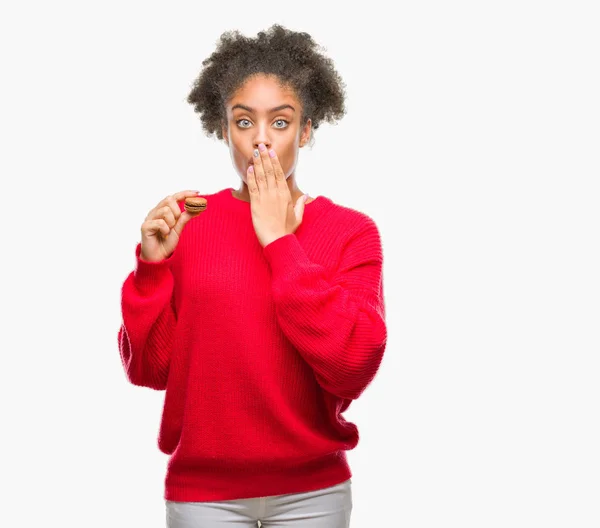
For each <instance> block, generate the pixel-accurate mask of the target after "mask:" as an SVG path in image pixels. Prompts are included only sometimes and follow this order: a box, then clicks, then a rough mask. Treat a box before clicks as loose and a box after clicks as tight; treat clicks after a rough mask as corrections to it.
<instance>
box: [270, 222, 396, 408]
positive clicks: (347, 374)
mask: <svg viewBox="0 0 600 528" xmlns="http://www.w3.org/2000/svg"><path fill="white" fill-rule="evenodd" d="M263 251H264V254H265V256H266V258H267V260H268V262H269V265H270V268H271V279H272V282H271V284H272V293H273V299H274V303H275V307H276V312H277V318H278V322H279V325H280V327H281V329H282V331H283V332H284V334H285V335H286V337H287V338H288V339H289V340H290V341H291V343H292V344H293V345H294V346H295V348H296V349H297V350H298V351H299V353H300V354H301V355H302V356H303V358H304V359H305V360H306V362H307V363H308V364H309V365H310V366H311V367H312V369H313V371H314V372H315V375H316V378H317V381H318V383H319V384H320V385H321V386H322V387H323V388H324V389H325V390H327V391H328V392H330V393H332V394H334V395H336V396H338V397H340V398H346V399H357V398H358V397H359V396H360V395H361V394H362V392H363V391H364V390H365V389H366V387H367V386H368V385H369V383H370V382H371V381H372V380H373V378H374V377H375V374H376V372H377V370H378V369H379V365H380V363H381V361H382V358H383V352H384V350H385V346H386V341H387V328H386V323H385V305H384V294H383V269H382V268H383V252H382V247H381V239H380V235H379V231H378V229H377V226H376V225H375V223H374V222H373V221H372V220H371V219H369V221H368V222H366V224H365V225H364V226H363V227H362V228H361V229H360V230H359V231H358V232H357V233H356V234H355V235H353V236H352V237H351V238H350V240H349V241H348V242H347V243H346V244H345V246H344V249H343V253H342V255H341V259H340V264H339V266H338V268H337V269H336V271H335V273H333V274H332V273H331V272H330V271H327V270H326V269H325V268H324V267H323V266H321V265H319V264H316V263H314V262H311V261H310V259H309V258H308V256H307V254H306V253H305V251H304V249H303V248H302V246H301V245H300V243H299V241H298V239H297V237H296V236H295V235H294V234H291V235H285V236H283V237H281V238H278V239H277V240H275V241H273V242H271V243H270V244H268V245H267V246H265V248H264V250H263Z"/></svg>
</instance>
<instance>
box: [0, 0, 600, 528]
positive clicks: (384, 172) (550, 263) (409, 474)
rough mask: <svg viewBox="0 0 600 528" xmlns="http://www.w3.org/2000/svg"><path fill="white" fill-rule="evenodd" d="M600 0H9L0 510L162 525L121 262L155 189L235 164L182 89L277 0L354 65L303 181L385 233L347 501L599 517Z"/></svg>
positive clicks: (444, 512) (400, 521)
mask: <svg viewBox="0 0 600 528" xmlns="http://www.w3.org/2000/svg"><path fill="white" fill-rule="evenodd" d="M592 6H593V2H577V1H570V2H566V1H563V2H541V1H540V2H532V1H523V0H521V1H518V2H517V1H504V2H475V1H471V2H466V1H459V2H439V1H438V2H431V1H424V2H410V3H409V2H405V3H400V4H394V3H387V2H383V1H370V2H367V3H357V4H355V5H353V6H349V5H348V4H343V3H341V2H340V3H337V4H336V3H329V2H322V1H321V2H302V3H295V4H291V3H290V4H286V5H285V7H283V6H282V4H281V3H252V2H239V3H235V2H234V3H232V2H216V3H205V2H170V3H167V2H160V3H159V2H148V1H145V2H141V1H137V2H133V1H129V2H127V1H118V2H116V1H103V2H75V1H72V2H65V1H56V2H28V3H25V2H23V3H18V4H17V3H16V2H12V3H7V4H3V7H2V11H1V12H0V20H1V22H0V24H1V27H0V44H1V50H2V51H1V52H0V53H1V54H2V61H1V68H2V73H1V76H2V83H1V87H0V89H1V91H2V93H1V97H0V105H1V107H0V111H1V113H0V120H1V125H0V126H1V140H2V148H1V150H2V154H1V155H0V163H1V164H2V167H1V172H0V174H1V180H2V191H1V194H2V203H3V211H2V213H3V214H2V224H1V225H2V233H3V235H4V236H3V241H2V244H0V248H1V251H2V274H1V277H2V283H3V284H2V310H3V316H2V318H1V321H2V344H1V347H2V356H1V357H2V360H3V361H2V374H3V376H2V378H3V379H2V383H1V384H0V387H1V391H2V394H1V398H2V399H1V401H2V403H1V405H2V435H1V437H0V438H1V442H2V444H1V449H0V453H1V455H0V456H1V457H2V458H1V462H0V463H1V468H2V469H1V470H0V474H1V477H0V479H1V481H2V489H3V492H2V499H1V503H2V513H1V516H2V517H1V521H0V524H2V526H6V527H11V528H13V527H32V526H41V525H48V526H50V525H52V526H63V527H78V528H79V527H83V526H85V527H87V528H92V527H106V526H111V527H119V528H121V527H122V528H125V527H127V528H129V527H147V528H149V527H155V528H159V527H163V526H164V525H165V521H164V516H165V514H164V502H163V498H162V493H163V479H164V471H165V467H166V462H167V457H166V456H165V455H163V454H162V453H160V451H158V448H157V446H156V437H157V433H158V426H159V419H160V411H161V408H162V402H163V396H164V393H161V392H154V391H152V390H150V389H143V388H139V387H134V386H132V385H130V384H128V382H127V381H126V379H125V376H124V372H123V370H122V366H121V362H120V358H119V352H118V348H117V332H118V329H119V326H120V323H121V314H120V288H121V285H122V282H123V281H124V280H125V278H126V276H127V275H128V274H129V272H130V271H132V269H133V266H134V249H135V245H136V244H137V242H138V240H139V234H140V232H139V230H140V226H141V223H142V221H143V220H144V218H145V216H146V214H147V212H148V211H149V210H150V209H151V208H152V207H154V205H155V204H156V203H157V202H158V201H159V200H160V199H162V198H163V197H164V196H165V195H167V194H171V193H173V192H176V191H179V190H183V189H199V190H201V192H205V193H210V192H214V191H216V190H219V189H222V188H224V187H229V186H231V187H236V186H237V185H238V179H237V178H238V177H237V175H236V173H235V172H234V169H233V167H232V165H231V162H230V159H229V154H228V151H227V148H226V147H225V146H224V145H223V144H222V143H219V142H217V141H216V140H213V139H209V138H207V137H206V136H204V135H203V133H202V131H201V126H200V122H199V120H198V117H197V116H196V115H195V114H194V113H193V110H192V107H191V106H190V105H188V104H187V103H186V102H185V98H186V97H187V94H188V92H189V89H190V87H191V83H192V81H193V80H194V78H195V77H196V76H197V74H198V73H199V71H200V67H201V62H202V60H203V59H204V58H205V57H206V56H208V55H209V54H210V53H211V52H212V50H213V48H214V45H215V44H216V41H217V39H218V37H219V36H220V34H221V33H222V32H223V31H225V30H229V29H239V30H241V31H242V32H243V33H245V34H247V35H255V34H256V32H257V31H259V30H261V29H265V28H267V27H269V26H270V25H271V24H272V23H274V22H279V23H282V24H284V25H286V26H287V27H289V28H290V29H295V30H301V31H307V32H309V33H310V34H311V35H313V36H314V37H315V39H317V40H318V41H319V43H320V44H322V45H323V46H324V48H325V49H326V53H327V54H328V55H329V56H330V57H331V58H333V59H334V61H335V63H336V66H337V68H338V71H339V72H340V74H341V75H342V77H343V79H344V81H345V82H346V86H347V97H348V99H347V107H348V114H347V116H346V117H345V118H344V119H343V120H342V121H340V123H339V124H338V125H336V126H331V125H327V124H324V125H323V126H322V127H321V129H319V130H318V131H317V133H316V141H315V145H314V147H313V148H312V149H308V148H307V149H304V150H302V151H301V157H300V163H299V166H298V172H297V176H298V181H299V185H300V186H301V188H302V190H304V191H307V192H308V193H310V194H311V195H313V196H317V195H325V196H328V197H330V198H332V199H333V200H334V201H336V202H338V203H340V204H344V205H347V206H350V207H354V208H357V209H359V210H362V211H364V212H365V213H367V214H369V215H370V216H371V217H372V218H373V219H374V220H375V221H376V223H377V224H378V226H379V227H380V230H381V233H382V238H383V244H384V259H385V263H384V266H385V267H384V278H385V286H386V301H387V315H388V325H389V341H388V347H387V350H386V355H385V358H384V361H383V364H382V366H381V370H380V372H379V374H378V376H377V377H376V378H375V381H374V382H373V383H372V385H371V386H370V387H369V388H368V389H367V391H366V392H365V393H364V394H363V396H362V397H361V399H359V400H357V401H355V402H354V403H353V405H352V406H351V408H350V409H349V410H348V411H347V412H346V415H345V416H346V418H347V419H349V420H351V421H353V422H354V423H356V424H357V426H358V427H359V431H360V433H361V440H360V443H359V445H358V446H357V448H356V449H355V450H353V451H350V452H349V459H350V463H351V466H352V469H353V472H354V476H353V493H354V510H353V517H352V528H361V527H366V526H385V527H408V528H429V527H431V528H438V527H440V526H461V527H462V528H467V527H473V528H475V527H477V528H481V527H486V528H492V527H503V528H504V527H507V526H511V527H527V528H529V527H533V526H536V527H537V526H539V527H544V528H548V527H573V526H577V527H578V528H587V527H597V526H599V525H600V508H599V505H598V499H599V497H600V455H599V450H598V446H599V445H600V428H599V422H598V420H599V418H598V417H599V411H600V408H599V407H600V405H599V402H600V390H599V383H598V374H599V367H600V360H599V356H598V353H599V352H600V346H599V345H600V340H599V336H598V334H599V332H598V330H599V323H598V321H599V316H600V303H599V298H600V283H599V270H600V254H599V244H598V243H599V239H598V238H599V237H598V235H599V232H598V231H599V229H598V228H599V226H600V218H599V210H598V209H599V207H598V204H599V201H600V195H599V192H598V191H599V186H598V178H599V152H598V147H599V140H600V129H599V125H598V124H599V123H600V105H599V98H598V94H600V82H599V77H598V64H599V53H598V50H600V42H599V35H598V23H599V19H598V16H597V13H596V12H594V11H593V10H592Z"/></svg>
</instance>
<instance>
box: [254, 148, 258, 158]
mask: <svg viewBox="0 0 600 528" xmlns="http://www.w3.org/2000/svg"><path fill="white" fill-rule="evenodd" d="M254 157H255V158H258V150H256V149H254Z"/></svg>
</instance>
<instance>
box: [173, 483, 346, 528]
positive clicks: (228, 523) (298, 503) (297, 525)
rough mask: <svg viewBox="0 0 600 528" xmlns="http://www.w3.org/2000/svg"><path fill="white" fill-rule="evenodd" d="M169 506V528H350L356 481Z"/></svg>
mask: <svg viewBox="0 0 600 528" xmlns="http://www.w3.org/2000/svg"><path fill="white" fill-rule="evenodd" d="M165 503H166V513H167V528H226V527H232V528H257V527H258V526H261V527H263V528H349V526H350V513H351V512H352V479H348V480H347V481H345V482H342V483H341V484H337V485H335V486H331V487H329V488H325V489H320V490H316V491H308V492H305V493H290V494H287V495H273V496H270V497H256V498H252V499H236V500H226V501H215V502H175V501H165Z"/></svg>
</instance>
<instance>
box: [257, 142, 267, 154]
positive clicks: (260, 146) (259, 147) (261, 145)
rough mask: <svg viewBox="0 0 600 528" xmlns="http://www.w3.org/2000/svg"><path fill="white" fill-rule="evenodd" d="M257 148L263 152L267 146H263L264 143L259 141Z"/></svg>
mask: <svg viewBox="0 0 600 528" xmlns="http://www.w3.org/2000/svg"><path fill="white" fill-rule="evenodd" d="M258 149H259V150H260V151H261V152H264V151H265V150H267V147H265V145H264V143H260V144H259V145H258Z"/></svg>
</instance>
